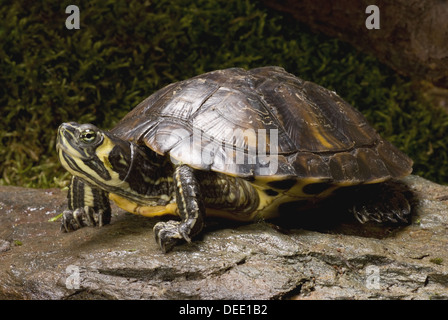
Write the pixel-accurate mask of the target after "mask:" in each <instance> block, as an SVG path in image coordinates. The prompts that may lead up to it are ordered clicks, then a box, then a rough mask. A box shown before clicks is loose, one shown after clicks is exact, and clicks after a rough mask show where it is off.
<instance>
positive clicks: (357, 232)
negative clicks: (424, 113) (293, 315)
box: [0, 176, 448, 299]
mask: <svg viewBox="0 0 448 320" xmlns="http://www.w3.org/2000/svg"><path fill="white" fill-rule="evenodd" d="M404 181H405V183H406V184H407V185H408V186H409V188H410V190H411V191H412V192H413V194H414V199H415V204H414V213H413V220H412V223H411V224H410V225H407V226H404V227H392V226H377V225H369V224H367V225H359V224H358V223H357V222H356V221H354V219H352V218H351V217H348V216H345V215H344V214H338V213H337V212H327V214H328V215H323V216H320V217H319V216H318V215H317V214H316V215H314V213H313V214H308V215H307V214H306V213H304V215H303V219H302V217H297V215H296V216H294V217H293V218H290V217H289V218H288V217H284V218H282V219H279V220H276V221H274V222H257V223H252V224H239V223H231V222H226V221H221V220H209V221H208V225H207V228H206V230H205V232H204V235H203V237H202V238H200V239H198V240H197V241H195V242H194V243H192V244H184V245H181V246H179V247H176V248H175V249H174V250H173V251H172V252H170V253H168V254H163V253H161V252H160V250H159V248H158V247H157V246H156V244H155V242H154V234H153V232H152V227H153V226H154V224H155V223H156V222H157V221H159V220H158V219H149V218H144V217H140V216H134V215H131V214H128V213H125V212H123V211H122V210H120V209H118V208H114V213H113V217H112V223H111V224H110V225H108V226H106V227H103V228H83V229H81V230H78V231H76V232H72V233H62V232H61V231H60V222H58V221H56V222H51V221H49V220H50V219H51V218H53V217H55V216H57V215H58V214H59V213H60V212H62V211H63V209H64V207H65V196H66V195H65V193H64V192H62V191H60V190H57V189H48V190H36V189H25V188H19V187H0V299H448V187H446V186H441V185H437V184H435V183H432V182H430V181H427V180H424V179H422V178H420V177H417V176H410V177H408V178H406V179H405V180H404ZM327 211H328V209H327ZM336 211H337V210H336ZM310 216H312V217H311V218H310ZM313 217H314V218H313Z"/></svg>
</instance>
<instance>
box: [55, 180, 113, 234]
mask: <svg viewBox="0 0 448 320" xmlns="http://www.w3.org/2000/svg"><path fill="white" fill-rule="evenodd" d="M67 198H68V210H65V211H64V212H63V214H62V224H61V230H63V231H65V232H70V231H74V230H77V229H80V228H82V227H85V226H100V227H101V226H103V225H106V224H109V223H110V218H111V209H110V203H109V199H108V197H107V193H106V192H104V191H102V190H100V189H97V188H92V187H91V186H90V185H88V184H87V183H85V182H84V181H82V180H81V179H79V178H78V177H75V176H74V177H72V181H71V183H70V188H69V192H68V195H67Z"/></svg>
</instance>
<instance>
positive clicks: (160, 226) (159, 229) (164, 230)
mask: <svg viewBox="0 0 448 320" xmlns="http://www.w3.org/2000/svg"><path fill="white" fill-rule="evenodd" d="M182 226H183V224H182V223H181V222H180V221H173V220H170V221H167V222H158V223H157V224H156V225H155V226H154V235H155V238H156V242H157V243H158V245H159V247H160V249H162V251H163V252H164V253H166V252H169V251H171V250H172V249H173V248H174V246H175V245H176V244H177V243H178V242H179V241H181V240H185V241H187V242H191V238H190V237H189V236H188V235H187V234H186V233H185V232H183V230H182V229H185V228H182Z"/></svg>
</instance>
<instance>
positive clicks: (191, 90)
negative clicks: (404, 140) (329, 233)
mask: <svg viewBox="0 0 448 320" xmlns="http://www.w3.org/2000/svg"><path fill="white" fill-rule="evenodd" d="M111 132H112V133H114V134H115V135H117V136H119V137H121V138H123V139H127V140H131V141H134V142H136V143H138V144H146V145H147V146H148V147H149V148H151V149H152V150H154V151H155V152H157V153H159V154H162V155H170V156H171V158H172V159H173V161H180V162H182V163H186V164H189V165H191V166H193V167H195V168H198V169H201V170H213V171H217V172H222V173H226V174H230V175H235V176H241V177H257V176H275V178H276V179H283V178H285V177H294V178H297V179H312V180H318V181H331V182H333V183H341V184H355V183H368V182H379V181H384V180H386V179H388V178H395V177H403V176H406V175H408V174H410V173H411V171H412V160H411V159H409V158H408V157H407V156H406V155H405V154H403V153H402V152H401V151H399V150H398V149H397V148H396V147H394V146H393V145H392V144H390V143H389V142H387V141H386V140H384V139H382V138H381V137H380V136H379V134H378V133H377V132H376V131H375V130H374V129H373V128H372V127H371V126H370V125H369V124H368V123H367V121H366V119H365V118H364V117H363V115H362V114H361V113H360V112H359V111H357V110H356V109H354V108H353V107H352V106H350V105H349V104H348V103H347V102H345V101H344V100H342V99H341V98H340V97H339V96H338V95H337V94H336V93H334V92H332V91H329V90H327V89H325V88H323V87H321V86H319V85H317V84H315V83H312V82H307V81H304V80H302V79H300V78H298V77H295V76H294V75H292V74H290V73H287V72H286V71H285V70H284V69H282V68H280V67H263V68H257V69H252V70H248V71H246V70H243V69H239V68H231V69H225V70H217V71H213V72H209V73H206V74H203V75H200V76H197V77H194V78H191V79H188V80H185V81H180V82H177V83H173V84H170V85H168V86H166V87H165V88H163V89H161V90H159V91H157V92H156V93H154V94H153V95H151V96H150V97H148V98H147V99H146V100H144V101H143V102H141V103H140V104H139V105H138V106H137V107H136V108H135V109H134V110H132V111H131V112H130V113H129V114H128V115H127V116H126V117H124V118H123V119H122V120H121V121H120V122H119V123H118V124H117V126H116V127H115V128H114V129H112V130H111ZM274 139H275V140H274ZM271 149H272V150H271ZM259 154H261V155H263V154H266V155H268V156H269V155H271V157H259V156H258V155H259ZM274 157H275V158H274ZM274 164H275V165H274ZM272 178H273V179H274V177H272Z"/></svg>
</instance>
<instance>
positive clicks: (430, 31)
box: [263, 0, 448, 88]
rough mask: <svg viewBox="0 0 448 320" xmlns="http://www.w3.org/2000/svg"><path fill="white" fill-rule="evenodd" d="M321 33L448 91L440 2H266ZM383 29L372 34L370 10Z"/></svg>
mask: <svg viewBox="0 0 448 320" xmlns="http://www.w3.org/2000/svg"><path fill="white" fill-rule="evenodd" d="M263 3H264V4H265V5H266V6H269V7H271V8H273V9H276V10H279V11H282V12H287V13H289V14H290V15H292V16H293V17H294V18H296V19H297V20H300V21H302V22H303V23H305V24H307V25H308V26H310V27H311V29H313V30H316V31H318V32H322V33H325V34H327V35H329V36H332V37H338V38H340V39H341V40H343V41H346V42H349V43H350V44H352V45H353V46H355V47H357V48H358V49H361V50H363V51H364V52H367V53H369V54H372V55H375V56H376V57H377V58H378V59H379V60H381V61H382V62H383V63H385V64H386V65H388V66H389V67H391V68H393V69H395V70H397V71H398V72H400V73H402V74H405V75H408V76H413V77H415V78H417V79H418V80H421V79H426V80H427V81H430V82H432V83H433V84H435V85H436V86H439V87H442V88H448V41H447V39H448V19H447V18H446V17H447V15H448V2H446V1H440V0H424V1H422V0H395V1H380V2H377V3H375V2H374V1H370V0H361V1H359V0H357V1H354V0H340V1H326V0H301V1H297V0H281V1H272V0H263ZM372 4H376V5H377V6H378V9H379V12H380V15H379V22H380V24H379V27H380V29H368V28H367V27H366V20H367V18H368V17H369V16H370V15H371V14H372V11H370V10H369V11H368V13H366V9H367V7H368V6H369V5H372Z"/></svg>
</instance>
